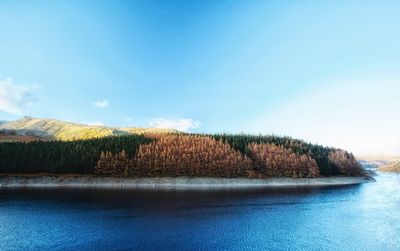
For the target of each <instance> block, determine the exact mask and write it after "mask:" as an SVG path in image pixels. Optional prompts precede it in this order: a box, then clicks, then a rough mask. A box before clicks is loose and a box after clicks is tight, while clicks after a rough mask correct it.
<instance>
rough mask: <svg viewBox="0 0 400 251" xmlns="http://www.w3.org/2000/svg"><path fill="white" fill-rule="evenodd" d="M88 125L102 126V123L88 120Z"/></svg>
mask: <svg viewBox="0 0 400 251" xmlns="http://www.w3.org/2000/svg"><path fill="white" fill-rule="evenodd" d="M87 125H89V126H104V123H103V122H101V121H94V122H89V123H87Z"/></svg>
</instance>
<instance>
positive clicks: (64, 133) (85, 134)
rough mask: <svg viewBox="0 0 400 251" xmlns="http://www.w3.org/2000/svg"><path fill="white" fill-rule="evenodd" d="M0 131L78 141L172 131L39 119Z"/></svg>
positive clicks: (2, 126) (7, 125) (4, 126)
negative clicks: (7, 130)
mask: <svg viewBox="0 0 400 251" xmlns="http://www.w3.org/2000/svg"><path fill="white" fill-rule="evenodd" d="M1 129H12V130H16V131H17V132H18V133H21V134H20V135H31V136H36V137H41V138H46V139H57V140H80V139H92V138H101V137H107V136H121V135H129V134H144V133H151V132H157V133H164V132H172V130H168V129H156V128H111V127H106V126H89V125H84V124H78V123H72V122H67V121H60V120H55V119H39V118H31V117H24V118H22V119H20V120H17V121H12V122H9V123H5V124H0V130H1Z"/></svg>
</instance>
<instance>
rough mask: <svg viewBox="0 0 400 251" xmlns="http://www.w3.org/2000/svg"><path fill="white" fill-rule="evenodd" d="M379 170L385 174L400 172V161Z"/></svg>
mask: <svg viewBox="0 0 400 251" xmlns="http://www.w3.org/2000/svg"><path fill="white" fill-rule="evenodd" d="M378 170H379V171H383V172H400V160H396V161H393V162H390V163H389V164H387V165H384V166H381V167H379V169H378Z"/></svg>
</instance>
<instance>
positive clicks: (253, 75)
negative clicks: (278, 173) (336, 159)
mask: <svg viewBox="0 0 400 251" xmlns="http://www.w3.org/2000/svg"><path fill="white" fill-rule="evenodd" d="M398 13H400V2H399V1H383V0H382V1H368V0H364V1H350V0H347V1H340V0H339V1H337V0H336V1H263V0H259V1H256V0H247V1H243V0H236V1H235V0H230V1H221V0H198V1H195V0H191V1H189V0H187V1H179V0H174V1H172V0H159V1H154V0H146V1H145V0H143V1H122V0H121V1H117V0H115V1H111V0H109V1H101V0H98V1H18V0H10V1H7V0H6V1H5V0H0V32H1V36H0V120H15V119H18V118H21V117H22V116H24V115H29V116H33V117H40V118H55V119H61V120H68V121H74V122H79V123H87V124H104V125H108V126H140V127H147V126H152V127H168V128H176V129H179V130H183V131H190V132H205V133H218V132H227V133H238V132H245V133H252V134H258V133H262V134H276V135H288V136H292V137H295V138H302V139H305V140H307V141H310V142H312V143H319V144H322V145H327V146H335V147H341V148H344V149H347V150H350V151H352V152H354V153H356V154H370V153H387V154H400V132H399V130H398V128H400V116H399V112H400V98H399V96H400V46H399V45H400V32H399V27H400V15H399V14H398Z"/></svg>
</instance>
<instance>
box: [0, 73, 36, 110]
mask: <svg viewBox="0 0 400 251" xmlns="http://www.w3.org/2000/svg"><path fill="white" fill-rule="evenodd" d="M37 88H38V86H37V85H32V86H25V85H20V84H16V83H15V82H14V80H13V79H12V78H6V79H4V80H0V111H3V112H6V113H10V114H14V115H22V114H23V113H24V111H25V109H26V108H27V107H28V106H29V105H31V104H32V103H33V102H34V101H35V100H36V98H35V97H34V95H33V92H34V90H35V89H37Z"/></svg>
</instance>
